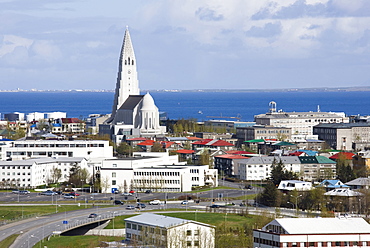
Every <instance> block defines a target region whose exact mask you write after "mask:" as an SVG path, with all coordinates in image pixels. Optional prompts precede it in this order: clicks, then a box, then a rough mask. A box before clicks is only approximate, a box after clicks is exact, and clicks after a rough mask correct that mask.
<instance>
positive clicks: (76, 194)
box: [69, 192, 80, 196]
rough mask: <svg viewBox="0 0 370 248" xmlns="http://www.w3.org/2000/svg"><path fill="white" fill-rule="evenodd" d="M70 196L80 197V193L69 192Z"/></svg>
mask: <svg viewBox="0 0 370 248" xmlns="http://www.w3.org/2000/svg"><path fill="white" fill-rule="evenodd" d="M69 194H70V195H74V196H80V194H79V193H76V192H69Z"/></svg>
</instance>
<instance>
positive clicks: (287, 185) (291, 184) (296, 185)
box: [278, 180, 312, 192]
mask: <svg viewBox="0 0 370 248" xmlns="http://www.w3.org/2000/svg"><path fill="white" fill-rule="evenodd" d="M278 189H279V190H281V191H283V192H288V191H292V190H297V191H308V190H311V189H312V183H310V182H305V181H299V180H282V181H281V182H280V184H279V186H278Z"/></svg>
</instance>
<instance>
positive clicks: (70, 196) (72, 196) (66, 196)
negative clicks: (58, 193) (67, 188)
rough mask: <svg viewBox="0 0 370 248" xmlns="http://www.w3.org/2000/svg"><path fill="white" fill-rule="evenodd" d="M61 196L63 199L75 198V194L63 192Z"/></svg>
mask: <svg viewBox="0 0 370 248" xmlns="http://www.w3.org/2000/svg"><path fill="white" fill-rule="evenodd" d="M63 197H64V199H75V198H76V196H74V195H71V194H65V195H64V196H63Z"/></svg>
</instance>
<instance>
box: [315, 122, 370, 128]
mask: <svg viewBox="0 0 370 248" xmlns="http://www.w3.org/2000/svg"><path fill="white" fill-rule="evenodd" d="M314 127H315V128H316V127H320V128H337V129H349V128H352V127H370V123H361V122H356V123H320V124H318V125H316V126H314Z"/></svg>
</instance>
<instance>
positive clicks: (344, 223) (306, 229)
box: [263, 218, 370, 234]
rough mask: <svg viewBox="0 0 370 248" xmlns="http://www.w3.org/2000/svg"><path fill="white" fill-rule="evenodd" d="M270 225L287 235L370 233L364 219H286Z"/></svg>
mask: <svg viewBox="0 0 370 248" xmlns="http://www.w3.org/2000/svg"><path fill="white" fill-rule="evenodd" d="M268 225H277V226H281V227H282V228H283V229H284V230H285V231H286V233H287V234H346V233H356V234H358V233H370V225H369V224H368V223H367V222H366V221H365V220H364V219H362V218H284V219H275V220H273V221H271V222H270V223H269V224H267V225H266V226H264V227H263V229H265V227H267V226H268Z"/></svg>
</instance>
